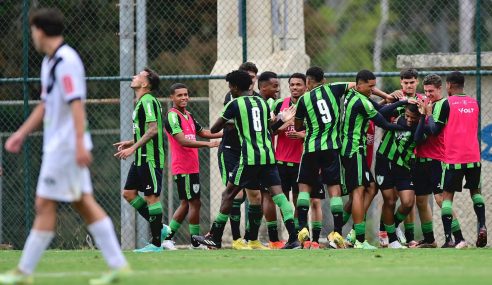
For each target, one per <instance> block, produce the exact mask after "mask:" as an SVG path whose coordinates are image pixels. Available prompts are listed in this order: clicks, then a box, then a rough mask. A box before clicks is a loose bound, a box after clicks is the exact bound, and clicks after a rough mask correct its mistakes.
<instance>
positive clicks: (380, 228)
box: [379, 219, 386, 232]
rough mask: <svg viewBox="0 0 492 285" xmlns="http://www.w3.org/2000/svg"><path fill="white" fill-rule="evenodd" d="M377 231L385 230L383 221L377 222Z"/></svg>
mask: <svg viewBox="0 0 492 285" xmlns="http://www.w3.org/2000/svg"><path fill="white" fill-rule="evenodd" d="M379 231H380V232H385V231H386V228H385V227H384V223H383V219H381V220H379Z"/></svg>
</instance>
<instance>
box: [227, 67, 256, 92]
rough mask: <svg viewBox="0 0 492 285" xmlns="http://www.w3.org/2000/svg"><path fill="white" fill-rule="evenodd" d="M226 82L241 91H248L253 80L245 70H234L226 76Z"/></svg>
mask: <svg viewBox="0 0 492 285" xmlns="http://www.w3.org/2000/svg"><path fill="white" fill-rule="evenodd" d="M226 81H227V82H229V84H231V85H232V86H236V87H237V88H238V89H239V90H240V91H248V90H249V87H250V86H251V84H253V80H251V77H249V74H248V73H247V72H246V71H243V70H234V71H232V72H230V73H228V74H227V75H226Z"/></svg>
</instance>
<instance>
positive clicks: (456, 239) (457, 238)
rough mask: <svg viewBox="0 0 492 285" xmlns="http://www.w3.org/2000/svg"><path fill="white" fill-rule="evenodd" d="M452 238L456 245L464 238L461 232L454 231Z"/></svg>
mask: <svg viewBox="0 0 492 285" xmlns="http://www.w3.org/2000/svg"><path fill="white" fill-rule="evenodd" d="M453 236H454V242H455V243H456V244H457V243H459V242H460V241H463V240H465V238H464V237H463V233H462V232H461V230H457V231H454V232H453Z"/></svg>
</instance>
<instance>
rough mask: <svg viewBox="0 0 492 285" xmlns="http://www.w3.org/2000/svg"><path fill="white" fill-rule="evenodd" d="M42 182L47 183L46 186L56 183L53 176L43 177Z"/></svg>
mask: <svg viewBox="0 0 492 285" xmlns="http://www.w3.org/2000/svg"><path fill="white" fill-rule="evenodd" d="M43 182H44V184H46V185H48V186H53V185H55V184H56V180H55V178H53V177H45V178H44V179H43Z"/></svg>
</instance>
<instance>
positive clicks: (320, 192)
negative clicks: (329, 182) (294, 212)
mask: <svg viewBox="0 0 492 285" xmlns="http://www.w3.org/2000/svg"><path fill="white" fill-rule="evenodd" d="M309 196H310V197H311V198H313V199H321V200H324V199H325V198H326V190H325V186H324V185H323V183H321V180H320V183H319V184H318V186H316V187H313V190H311V194H310V195H309Z"/></svg>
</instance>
